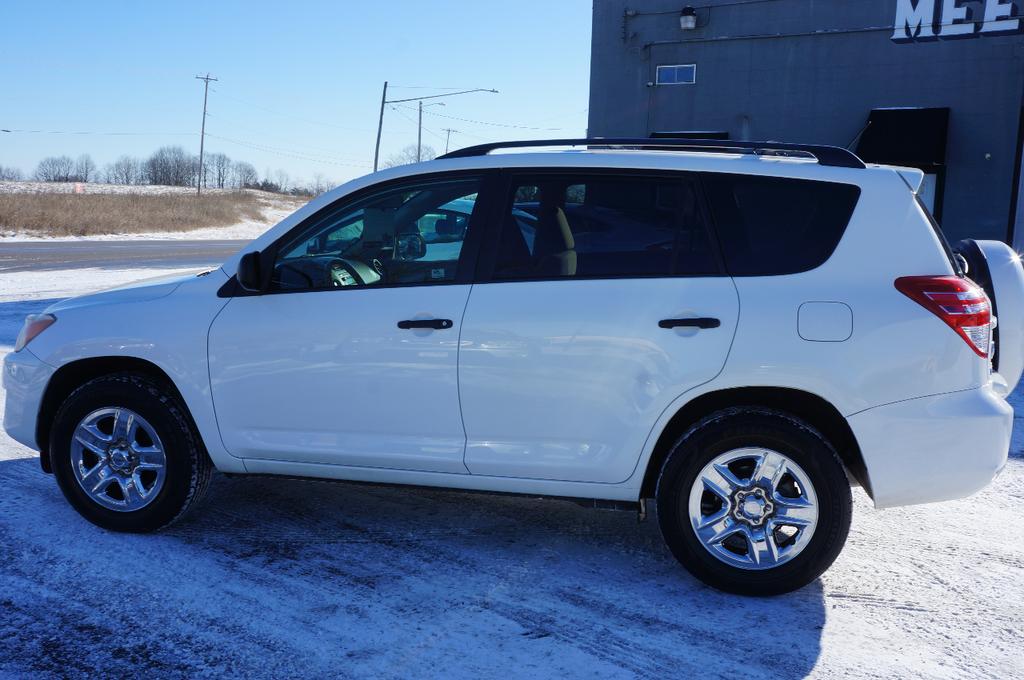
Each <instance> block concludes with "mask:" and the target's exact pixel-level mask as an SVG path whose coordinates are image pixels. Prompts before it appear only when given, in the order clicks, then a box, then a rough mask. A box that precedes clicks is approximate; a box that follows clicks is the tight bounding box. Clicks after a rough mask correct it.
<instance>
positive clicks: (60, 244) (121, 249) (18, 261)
mask: <svg viewBox="0 0 1024 680" xmlns="http://www.w3.org/2000/svg"><path fill="white" fill-rule="evenodd" d="M245 243H246V241H172V240H168V241H155V240H144V241H143V240H139V241H51V242H45V241H21V242H11V243H4V242H2V241H0V272H22V271H30V270H31V271H40V270H55V269H77V268H82V267H99V268H105V269H108V268H109V269H126V268H132V269H135V268H139V267H193V266H195V267H203V266H206V265H216V264H220V263H221V262H223V261H224V260H225V259H226V258H227V257H228V256H230V255H231V254H232V253H234V252H236V251H238V249H239V248H241V247H242V246H243V245H245Z"/></svg>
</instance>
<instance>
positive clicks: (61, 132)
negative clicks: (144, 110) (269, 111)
mask: <svg viewBox="0 0 1024 680" xmlns="http://www.w3.org/2000/svg"><path fill="white" fill-rule="evenodd" d="M0 132H8V133H11V134H33V135H36V134H38V135H107V136H124V137H147V136H165V137H166V136H182V137H195V136H196V133H194V132H100V131H94V130H22V129H14V128H12V129H7V128H0Z"/></svg>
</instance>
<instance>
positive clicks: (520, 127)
mask: <svg viewBox="0 0 1024 680" xmlns="http://www.w3.org/2000/svg"><path fill="white" fill-rule="evenodd" d="M404 108H407V109H412V108H413V107H411V106H406V107H404ZM425 113H426V114H427V115H430V116H437V117H439V118H450V119H451V120H458V121H461V122H463V123H475V124H476V125H490V126H491V127H502V128H512V129H515V130H540V131H543V132H557V131H560V130H563V129H564V128H546V127H533V126H530V125H513V124H512V123H494V122H490V121H486V120H474V119H472V118H460V117H459V116H449V115H447V114H444V113H437V112H436V111H426V112H425Z"/></svg>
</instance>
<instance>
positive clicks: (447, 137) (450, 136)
mask: <svg viewBox="0 0 1024 680" xmlns="http://www.w3.org/2000/svg"><path fill="white" fill-rule="evenodd" d="M441 132H447V133H448V134H447V136H446V137H445V138H444V152H445V153H448V143H449V142H451V141H452V133H453V132H458V130H453V129H451V128H441Z"/></svg>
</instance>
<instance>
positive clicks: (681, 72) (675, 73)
mask: <svg viewBox="0 0 1024 680" xmlns="http://www.w3.org/2000/svg"><path fill="white" fill-rule="evenodd" d="M655 82H656V84H658V85H693V84H694V83H696V82H697V65H696V64H675V65H671V66H659V67H658V72H657V75H656V79H655Z"/></svg>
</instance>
